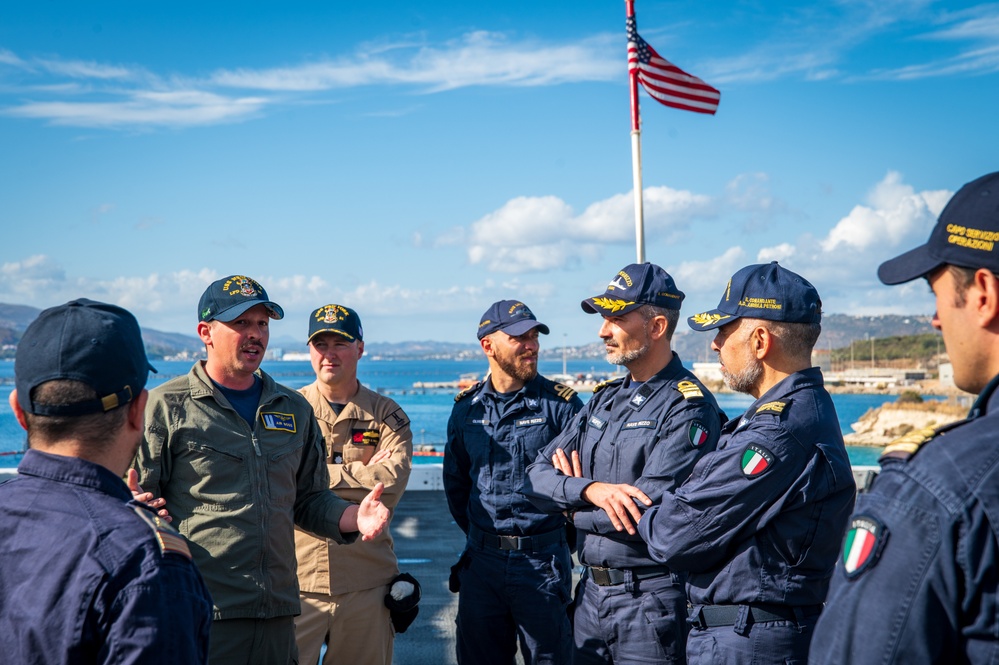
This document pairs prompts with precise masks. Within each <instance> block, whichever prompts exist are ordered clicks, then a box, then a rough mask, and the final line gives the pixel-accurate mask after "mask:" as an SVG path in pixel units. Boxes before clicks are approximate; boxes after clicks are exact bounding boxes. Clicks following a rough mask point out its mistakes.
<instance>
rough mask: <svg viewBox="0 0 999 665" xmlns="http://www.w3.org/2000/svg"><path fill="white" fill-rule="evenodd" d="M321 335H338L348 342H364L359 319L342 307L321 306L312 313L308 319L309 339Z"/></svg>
mask: <svg viewBox="0 0 999 665" xmlns="http://www.w3.org/2000/svg"><path fill="white" fill-rule="evenodd" d="M323 333H333V334H335V335H340V336H341V337H343V338H344V339H347V340H348V341H351V342H354V341H357V342H360V341H363V340H364V330H363V329H362V328H361V317H359V316H358V315H357V312H355V311H354V310H352V309H351V308H349V307H344V306H343V305H332V304H331V305H323V306H322V307H320V308H318V309H316V310H315V311H314V312H312V315H311V316H310V317H309V339H308V342H311V341H312V338H313V337H315V336H316V335H321V334H323Z"/></svg>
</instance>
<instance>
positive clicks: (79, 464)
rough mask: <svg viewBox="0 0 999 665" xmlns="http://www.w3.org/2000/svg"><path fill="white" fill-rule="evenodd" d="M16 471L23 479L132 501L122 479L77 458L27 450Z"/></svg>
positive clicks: (99, 466)
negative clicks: (28, 478) (84, 488)
mask: <svg viewBox="0 0 999 665" xmlns="http://www.w3.org/2000/svg"><path fill="white" fill-rule="evenodd" d="M17 472H18V473H19V474H21V475H25V476H35V477H38V478H44V479H46V480H53V481H56V482H60V483H69V484H72V485H79V486H81V487H87V488H90V489H93V490H97V491H98V492H102V493H104V494H109V495H111V496H113V497H117V498H120V499H121V500H122V501H129V500H131V498H132V493H131V492H130V491H129V490H128V486H127V485H125V482H124V481H123V480H122V479H121V478H119V477H118V476H116V475H115V474H114V473H112V472H111V471H110V470H109V469H107V468H105V467H103V466H101V465H100V464H95V463H93V462H89V461H87V460H85V459H80V458H79V457H66V456H63V455H52V454H50V453H45V452H42V451H40V450H35V449H34V448H29V449H28V450H27V452H25V453H24V457H23V458H21V463H20V464H18V465H17Z"/></svg>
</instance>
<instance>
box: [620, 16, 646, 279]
mask: <svg viewBox="0 0 999 665" xmlns="http://www.w3.org/2000/svg"><path fill="white" fill-rule="evenodd" d="M624 4H625V9H626V12H627V18H632V17H633V16H634V15H635V0H625V2H624ZM628 80H629V83H630V84H631V174H632V189H633V191H634V193H635V247H636V250H637V254H638V263H645V221H644V219H643V214H642V130H641V127H640V124H641V118H640V117H639V112H638V68H637V67H629V69H628Z"/></svg>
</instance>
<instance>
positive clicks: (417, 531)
mask: <svg viewBox="0 0 999 665" xmlns="http://www.w3.org/2000/svg"><path fill="white" fill-rule="evenodd" d="M392 538H393V539H394V540H395V553H396V557H398V559H399V570H401V571H402V572H406V573H410V574H411V575H412V576H413V577H415V578H416V579H418V580H419V581H420V587H421V589H422V590H423V597H422V600H421V601H420V614H419V616H417V617H416V621H414V622H413V625H412V626H410V627H409V629H408V630H407V631H406V632H405V633H402V634H401V635H396V637H395V658H394V659H393V663H394V664H395V665H423V664H424V663H426V664H427V665H444V664H449V663H455V657H454V615H455V612H457V610H458V596H457V595H456V594H453V593H451V592H450V591H448V588H447V578H448V575H449V574H450V570H451V564H453V563H454V562H455V561H457V560H458V555H459V554H461V550H462V549H463V548H464V546H465V534H464V533H462V531H461V529H459V528H458V526H457V525H456V524H455V523H454V520H452V519H451V513H450V512H448V509H447V499H445V498H444V492H442V491H439V490H431V491H419V492H406V493H405V494H404V495H403V497H402V499H401V500H400V501H399V505H398V506H397V507H396V510H395V517H393V518H392Z"/></svg>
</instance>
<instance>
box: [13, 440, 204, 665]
mask: <svg viewBox="0 0 999 665" xmlns="http://www.w3.org/2000/svg"><path fill="white" fill-rule="evenodd" d="M18 474H19V475H18V476H17V477H16V478H14V479H12V480H9V481H7V482H5V483H3V484H2V485H0V639H2V645H0V661H2V662H4V663H46V664H48V665H52V664H56V663H65V664H69V663H81V664H82V663H116V664H118V663H134V664H141V665H146V664H153V665H155V664H157V663H162V664H163V665H167V664H170V665H176V664H178V663H185V664H187V663H190V664H192V665H196V664H198V663H205V662H207V660H208V631H209V628H210V627H211V620H212V599H211V596H210V595H209V594H208V589H207V588H206V587H205V583H204V581H203V580H202V579H201V575H200V574H199V573H198V570H197V568H195V566H194V562H193V561H191V557H190V554H186V555H185V554H183V553H182V552H183V551H184V550H186V544H185V542H184V540H183V536H181V535H180V534H178V533H177V532H176V531H174V530H173V529H172V528H170V527H168V526H165V524H163V523H160V522H158V518H157V517H156V515H155V513H154V512H153V511H151V510H150V509H148V508H146V507H145V506H140V505H137V504H135V503H130V502H131V499H132V494H131V492H129V491H128V487H126V486H125V483H124V482H122V480H121V478H118V477H117V476H115V475H114V474H113V473H112V472H111V471H109V470H108V469H106V468H104V467H103V466H99V465H97V464H93V463H92V462H88V461H85V460H82V459H78V458H75V457H63V456H59V455H49V454H47V453H43V452H40V451H38V450H28V451H27V453H25V455H24V459H23V460H22V461H21V464H20V465H19V466H18Z"/></svg>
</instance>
